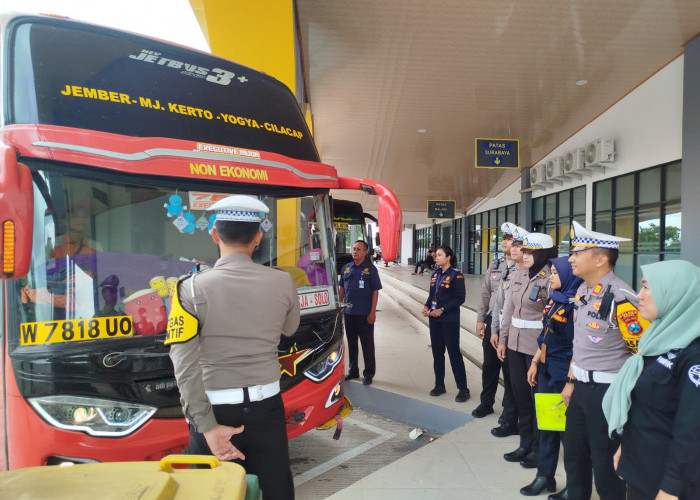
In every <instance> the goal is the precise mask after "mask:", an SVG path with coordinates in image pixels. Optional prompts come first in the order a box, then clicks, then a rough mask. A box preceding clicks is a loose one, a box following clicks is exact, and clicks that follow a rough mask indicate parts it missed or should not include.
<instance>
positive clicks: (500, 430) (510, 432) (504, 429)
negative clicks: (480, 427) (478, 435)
mask: <svg viewBox="0 0 700 500" xmlns="http://www.w3.org/2000/svg"><path fill="white" fill-rule="evenodd" d="M491 434H493V435H494V436H496V437H497V438H503V437H508V436H517V435H518V434H519V432H518V426H517V425H513V424H501V425H499V426H498V427H494V428H493V429H491Z"/></svg>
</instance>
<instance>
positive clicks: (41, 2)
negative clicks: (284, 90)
mask: <svg viewBox="0 0 700 500" xmlns="http://www.w3.org/2000/svg"><path fill="white" fill-rule="evenodd" d="M6 12H21V13H27V14H38V13H45V14H58V15H62V16H67V17H70V18H72V19H78V20H81V21H88V22H90V23H93V24H100V25H103V26H111V27H113V28H119V29H122V30H126V31H132V32H136V33H141V34H143V35H148V36H152V37H155V38H161V39H163V40H169V41H172V42H176V43H179V44H182V45H187V46H189V47H194V48H196V49H199V50H205V51H207V52H209V51H210V50H209V46H208V44H207V41H206V39H205V38H204V35H203V34H202V31H201V29H200V28H199V24H197V20H196V18H195V17H194V13H193V12H192V7H191V6H190V3H189V2H188V1H187V0H119V1H114V0H112V1H107V0H0V13H6Z"/></svg>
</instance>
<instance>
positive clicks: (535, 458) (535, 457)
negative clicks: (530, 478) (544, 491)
mask: <svg viewBox="0 0 700 500" xmlns="http://www.w3.org/2000/svg"><path fill="white" fill-rule="evenodd" d="M538 465H540V457H539V454H538V453H536V452H534V451H531V452H530V453H528V454H527V455H525V457H524V458H523V459H522V460H521V461H520V466H521V467H524V468H525V469H534V468H535V467H537V466H538ZM542 477H546V476H542ZM556 489H557V488H556V486H555V487H554V488H552V489H551V490H549V491H554V490H556Z"/></svg>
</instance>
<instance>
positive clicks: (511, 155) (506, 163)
mask: <svg viewBox="0 0 700 500" xmlns="http://www.w3.org/2000/svg"><path fill="white" fill-rule="evenodd" d="M474 157H475V165H476V168H519V167H520V148H519V143H518V139H479V138H477V139H476V144H475V148H474Z"/></svg>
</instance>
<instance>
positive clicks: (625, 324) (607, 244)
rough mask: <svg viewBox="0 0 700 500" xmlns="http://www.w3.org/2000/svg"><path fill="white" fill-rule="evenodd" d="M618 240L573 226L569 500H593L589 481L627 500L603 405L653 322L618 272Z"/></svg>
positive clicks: (567, 391)
mask: <svg viewBox="0 0 700 500" xmlns="http://www.w3.org/2000/svg"><path fill="white" fill-rule="evenodd" d="M620 241H629V240H628V239H627V238H620V237H617V236H610V235H607V234H603V233H598V232H594V231H589V230H587V229H585V228H584V227H582V226H581V225H580V224H579V223H577V222H575V221H574V222H573V227H572V229H571V245H572V248H571V252H572V253H571V257H570V258H569V262H570V263H571V268H572V271H573V273H574V275H575V276H578V277H580V278H582V279H583V280H584V283H583V284H581V286H580V287H579V289H578V292H577V294H576V297H575V299H576V301H575V305H574V346H573V358H572V360H571V367H570V369H569V375H568V377H567V379H566V381H567V384H566V386H565V387H564V390H563V391H562V399H563V400H564V402H565V403H567V405H568V408H567V411H566V431H565V432H564V466H565V468H566V483H567V490H566V491H567V494H568V495H567V496H568V499H570V500H588V499H589V498H590V497H591V476H593V479H595V485H596V490H597V491H598V495H599V496H600V498H601V500H613V499H620V500H622V499H624V498H625V483H624V482H623V481H622V480H621V479H620V478H619V477H618V476H617V474H616V473H615V469H614V467H613V455H614V454H615V451H616V450H617V447H618V445H619V439H610V438H608V426H607V422H606V420H605V415H604V414H603V409H602V407H601V404H602V401H603V396H604V395H605V392H606V391H607V390H608V387H609V386H610V384H611V383H612V381H613V380H614V379H615V376H616V375H617V372H618V371H620V368H621V367H622V365H623V364H624V362H625V360H626V359H627V358H628V357H629V356H630V355H631V354H632V353H633V352H636V346H637V342H638V340H639V338H640V337H641V335H642V333H643V332H644V330H645V329H646V327H647V326H648V324H649V323H648V322H647V321H645V320H643V319H642V318H641V317H640V316H639V311H637V304H638V302H637V297H636V294H635V292H634V291H633V290H632V287H630V286H629V285H628V284H627V283H625V282H624V281H622V280H621V279H620V278H618V277H617V276H615V274H614V273H613V269H614V267H615V262H616V261H617V255H618V249H619V242H620ZM591 470H592V474H591ZM551 497H554V498H560V497H557V496H556V495H552V496H551ZM551 497H550V498H551Z"/></svg>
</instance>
